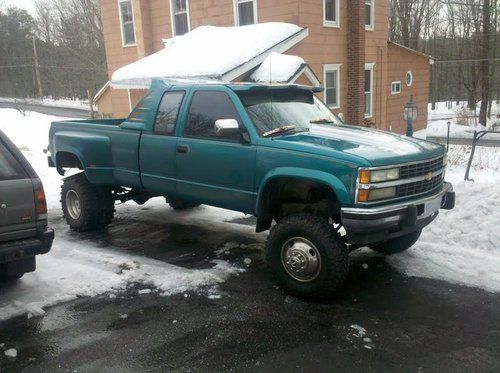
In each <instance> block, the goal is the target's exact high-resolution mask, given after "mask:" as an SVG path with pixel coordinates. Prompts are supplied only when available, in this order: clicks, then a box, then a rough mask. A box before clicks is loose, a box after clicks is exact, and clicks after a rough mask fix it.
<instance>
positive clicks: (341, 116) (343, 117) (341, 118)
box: [338, 113, 345, 123]
mask: <svg viewBox="0 0 500 373" xmlns="http://www.w3.org/2000/svg"><path fill="white" fill-rule="evenodd" d="M338 117H339V119H340V121H341V122H342V123H345V116H344V113H339V115H338Z"/></svg>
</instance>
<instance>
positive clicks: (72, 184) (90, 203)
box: [61, 173, 115, 232]
mask: <svg viewBox="0 0 500 373" xmlns="http://www.w3.org/2000/svg"><path fill="white" fill-rule="evenodd" d="M61 205H62V210H63V214H64V217H65V219H66V222H67V223H68V224H69V226H70V227H71V228H73V229H75V230H77V231H79V232H85V231H92V230H98V229H103V228H105V227H106V226H107V225H109V224H110V223H111V221H112V220H113V215H114V211H115V201H114V198H113V195H112V192H111V189H109V188H105V187H99V186H95V185H93V184H91V183H90V182H89V181H88V180H87V178H86V177H85V174H83V173H81V174H78V175H75V176H72V177H70V178H67V179H66V180H64V183H63V185H62V187H61Z"/></svg>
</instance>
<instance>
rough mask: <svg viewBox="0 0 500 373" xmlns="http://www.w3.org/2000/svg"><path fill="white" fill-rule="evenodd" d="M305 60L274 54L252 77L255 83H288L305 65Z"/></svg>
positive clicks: (268, 57)
mask: <svg viewBox="0 0 500 373" xmlns="http://www.w3.org/2000/svg"><path fill="white" fill-rule="evenodd" d="M305 64H306V63H305V61H304V59H303V58H301V57H298V56H290V55H286V54H280V53H276V52H273V53H271V54H270V55H269V56H267V58H266V59H265V60H264V62H262V64H261V65H260V66H259V68H258V69H257V70H255V72H254V73H253V74H252V75H251V76H250V79H252V80H253V81H254V82H261V83H264V82H269V83H286V82H288V81H289V80H290V79H291V78H293V77H294V76H295V74H296V73H297V72H298V71H299V70H300V69H301V68H302V67H303V66H304V65H305Z"/></svg>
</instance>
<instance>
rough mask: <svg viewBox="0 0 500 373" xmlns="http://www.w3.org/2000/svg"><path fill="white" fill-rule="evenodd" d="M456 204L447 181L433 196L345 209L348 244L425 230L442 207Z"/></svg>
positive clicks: (364, 243) (386, 238)
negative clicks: (390, 203)
mask: <svg viewBox="0 0 500 373" xmlns="http://www.w3.org/2000/svg"><path fill="white" fill-rule="evenodd" d="M454 206H455V192H454V191H453V186H452V185H451V184H450V183H447V182H445V183H444V184H443V187H442V189H441V190H440V191H439V192H437V193H435V194H434V195H432V196H429V197H425V198H420V199H417V200H413V201H407V202H399V203H397V204H392V205H387V206H380V207H368V208H365V207H363V208H357V207H354V208H351V207H345V208H342V210H341V217H342V225H343V226H344V229H345V230H346V232H347V242H348V243H350V244H355V245H367V244H370V243H373V242H381V241H386V240H388V239H390V238H394V237H398V236H402V235H405V234H408V233H411V232H414V231H416V230H419V229H422V228H423V227H425V226H426V225H428V224H429V223H430V222H431V221H433V220H434V219H435V218H436V216H437V214H438V212H439V209H446V210H451V209H453V207H454Z"/></svg>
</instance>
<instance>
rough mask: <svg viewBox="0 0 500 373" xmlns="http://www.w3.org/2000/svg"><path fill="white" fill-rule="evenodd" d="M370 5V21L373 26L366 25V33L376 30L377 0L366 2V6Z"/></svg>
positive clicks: (367, 0)
mask: <svg viewBox="0 0 500 373" xmlns="http://www.w3.org/2000/svg"><path fill="white" fill-rule="evenodd" d="M368 3H370V20H371V25H366V24H365V30H366V31H373V30H374V29H375V0H365V5H368Z"/></svg>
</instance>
